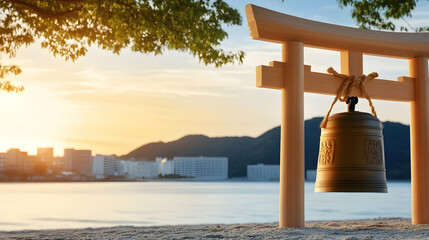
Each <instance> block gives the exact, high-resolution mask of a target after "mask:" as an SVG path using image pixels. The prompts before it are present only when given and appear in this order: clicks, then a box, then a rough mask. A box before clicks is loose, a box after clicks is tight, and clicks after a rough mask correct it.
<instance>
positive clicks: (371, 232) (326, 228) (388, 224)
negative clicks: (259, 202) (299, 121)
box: [0, 218, 429, 240]
mask: <svg viewBox="0 0 429 240" xmlns="http://www.w3.org/2000/svg"><path fill="white" fill-rule="evenodd" d="M0 239H343V240H346V239H348V240H352V239H429V225H411V220H410V219H404V218H378V219H370V220H350V221H311V222H306V226H305V228H284V229H279V228H278V226H277V223H268V224H230V225H183V226H159V227H128V226H120V227H109V228H86V229H64V230H40V231H14V232H0Z"/></svg>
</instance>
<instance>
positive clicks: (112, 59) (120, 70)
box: [0, 0, 429, 155]
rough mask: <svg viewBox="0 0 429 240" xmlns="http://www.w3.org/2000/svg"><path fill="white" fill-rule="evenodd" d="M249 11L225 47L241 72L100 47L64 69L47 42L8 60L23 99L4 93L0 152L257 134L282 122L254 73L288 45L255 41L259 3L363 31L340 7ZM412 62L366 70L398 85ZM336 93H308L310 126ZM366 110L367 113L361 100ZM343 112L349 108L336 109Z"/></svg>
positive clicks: (377, 62) (382, 108) (121, 147)
mask: <svg viewBox="0 0 429 240" xmlns="http://www.w3.org/2000/svg"><path fill="white" fill-rule="evenodd" d="M228 2H229V3H230V4H231V5H232V6H234V7H235V8H237V9H239V10H240V11H241V13H242V17H243V24H242V26H238V27H227V28H226V29H227V31H228V33H229V39H228V40H227V41H225V42H224V43H223V48H225V49H228V50H232V51H238V50H243V51H245V52H246V58H245V60H244V63H243V64H242V65H238V64H235V65H228V66H226V67H222V68H215V67H213V66H205V65H204V64H200V63H199V62H198V59H196V58H193V57H192V56H190V55H188V54H186V53H178V52H166V53H165V54H164V55H161V56H154V55H151V54H148V55H144V54H141V53H134V52H131V51H130V50H124V51H122V52H121V54H120V55H119V56H118V55H114V54H112V53H110V52H106V51H102V50H100V49H97V48H95V47H94V48H91V49H89V51H88V53H87V55H86V56H85V57H81V58H79V59H78V60H77V61H76V62H71V61H69V62H66V61H65V60H64V59H62V58H59V57H57V58H55V57H53V56H52V55H51V54H50V53H49V52H48V51H47V50H46V49H41V47H40V43H35V44H33V45H31V46H30V47H27V48H22V49H21V50H19V51H18V54H17V56H16V58H13V59H7V57H6V56H2V59H1V60H2V64H8V63H13V64H18V65H20V66H21V67H22V70H23V73H22V74H20V75H19V76H17V77H12V78H10V80H12V81H13V82H14V83H15V84H22V85H24V86H25V88H26V90H25V91H24V92H23V93H18V94H16V93H4V92H2V93H1V94H0V106H1V107H0V115H1V120H0V133H1V134H0V151H6V150H7V149H9V148H11V147H17V148H21V149H22V150H25V151H29V153H30V154H34V153H35V152H36V148H37V147H54V148H55V154H57V155H62V154H63V148H66V147H74V148H78V149H81V148H84V149H92V150H93V154H95V153H101V154H118V155H121V154H125V153H128V152H129V151H131V150H133V149H135V148H137V147H138V146H140V145H143V144H145V143H149V142H153V141H172V140H175V139H178V138H180V137H182V136H184V135H187V134H205V135H208V136H211V137H215V136H253V137H256V136H258V135H260V134H262V133H263V132H265V131H267V130H268V129H270V128H272V127H275V126H278V125H279V124H280V91H276V90H268V89H258V88H256V87H255V67H256V66H257V65H267V64H268V63H269V62H270V61H273V60H280V59H281V55H280V53H281V46H280V45H278V44H271V43H267V42H259V41H255V40H252V39H251V38H250V36H249V32H248V28H247V21H246V18H245V15H244V7H245V5H246V4H249V3H252V4H256V5H259V6H263V7H266V8H270V9H273V10H276V11H280V12H283V13H287V14H291V15H294V16H298V17H303V18H307V19H311V20H316V21H322V22H327V23H333V24H340V25H345V26H355V24H354V22H353V20H352V19H351V17H350V14H349V10H347V9H345V10H340V9H339V8H338V7H337V3H336V1H335V0H329V1H327V0H325V1H318V0H313V1H299V0H286V1H285V2H284V3H282V2H281V1H280V0H270V1H232V0H231V1H228ZM428 12H429V2H428V1H420V2H419V4H418V7H417V8H416V11H415V12H414V13H413V16H414V17H413V19H410V20H409V22H410V23H411V24H413V25H415V26H423V25H426V26H427V25H429V14H428ZM305 64H310V65H312V70H313V71H320V72H325V71H326V69H327V68H328V67H330V66H332V67H334V68H335V69H337V70H339V69H340V66H339V53H338V52H330V51H322V50H315V49H309V48H306V52H305ZM407 68H408V62H407V60H400V59H383V58H379V57H367V56H365V57H364V72H365V73H370V72H372V71H377V72H378V73H379V74H380V78H383V79H391V80H396V77H397V76H401V75H407V74H408V70H407ZM332 100H333V97H332V96H323V95H315V94H306V95H305V119H308V118H312V117H315V116H322V115H324V114H325V113H326V111H327V110H328V108H329V105H330V103H331V101H332ZM374 105H375V108H376V110H377V113H378V116H379V118H380V119H381V120H382V121H397V122H401V123H405V124H408V123H409V108H408V105H409V104H408V103H399V102H380V101H374ZM357 108H358V110H362V111H368V109H369V108H368V107H367V102H366V101H361V102H360V104H359V105H358V107H357ZM334 110H335V111H337V112H338V111H343V110H345V107H344V106H342V104H337V105H336V108H335V109H334Z"/></svg>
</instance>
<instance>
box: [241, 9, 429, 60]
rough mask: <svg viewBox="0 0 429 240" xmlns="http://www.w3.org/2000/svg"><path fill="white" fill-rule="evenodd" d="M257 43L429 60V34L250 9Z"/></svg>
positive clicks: (248, 12)
mask: <svg viewBox="0 0 429 240" xmlns="http://www.w3.org/2000/svg"><path fill="white" fill-rule="evenodd" d="M246 16H247V23H248V26H249V30H250V36H251V37H252V38H253V39H257V40H263V41H269V42H276V43H283V42H286V41H300V42H302V43H304V45H305V46H310V47H316V48H323V49H331V50H339V51H342V50H348V51H354V52H362V53H364V54H370V55H379V56H390V57H400V58H412V57H429V33H398V32H383V31H374V30H367V29H357V28H350V27H344V26H339V25H333V24H327V23H321V22H316V21H311V20H307V19H302V18H298V17H293V16H290V15H287V14H283V13H279V12H275V11H271V10H268V9H265V8H262V7H258V6H255V5H251V4H249V5H247V6H246Z"/></svg>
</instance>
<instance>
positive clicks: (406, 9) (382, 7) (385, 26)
mask: <svg viewBox="0 0 429 240" xmlns="http://www.w3.org/2000/svg"><path fill="white" fill-rule="evenodd" d="M418 1H419V0H337V2H338V5H339V6H340V8H343V7H348V6H350V7H351V8H352V11H351V12H352V17H353V18H354V19H355V20H356V22H357V24H358V26H359V27H360V28H367V29H371V28H376V29H379V30H389V31H395V30H397V29H396V27H397V26H396V25H395V23H394V22H395V20H402V21H403V22H404V23H405V25H406V26H400V28H399V30H401V31H407V32H408V31H415V32H428V31H429V27H427V26H423V27H415V26H412V25H411V24H409V23H408V21H407V20H406V19H405V18H406V17H412V11H413V10H414V9H415V7H416V4H417V2H418Z"/></svg>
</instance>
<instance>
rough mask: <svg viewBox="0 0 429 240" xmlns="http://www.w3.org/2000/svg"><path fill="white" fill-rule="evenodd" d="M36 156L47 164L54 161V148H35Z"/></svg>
mask: <svg viewBox="0 0 429 240" xmlns="http://www.w3.org/2000/svg"><path fill="white" fill-rule="evenodd" d="M37 157H39V159H40V161H42V162H45V163H48V165H51V164H53V162H54V148H51V147H49V148H37Z"/></svg>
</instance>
